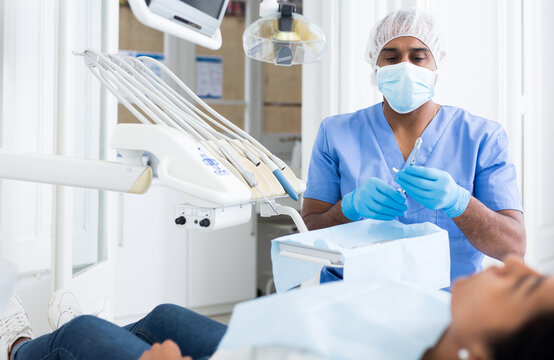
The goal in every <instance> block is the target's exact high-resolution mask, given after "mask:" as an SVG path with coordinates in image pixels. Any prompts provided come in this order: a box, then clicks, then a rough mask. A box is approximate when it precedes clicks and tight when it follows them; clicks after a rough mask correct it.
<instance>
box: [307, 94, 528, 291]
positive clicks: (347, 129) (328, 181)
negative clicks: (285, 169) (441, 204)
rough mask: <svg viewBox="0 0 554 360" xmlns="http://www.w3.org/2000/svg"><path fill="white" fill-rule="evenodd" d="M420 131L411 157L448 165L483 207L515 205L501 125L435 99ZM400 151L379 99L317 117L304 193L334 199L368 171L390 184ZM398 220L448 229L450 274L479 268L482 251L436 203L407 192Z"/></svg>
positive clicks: (326, 272)
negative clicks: (436, 104)
mask: <svg viewBox="0 0 554 360" xmlns="http://www.w3.org/2000/svg"><path fill="white" fill-rule="evenodd" d="M421 138H422V139H423V144H422V145H421V149H420V151H419V154H418V155H417V158H416V163H415V165H419V166H425V167H431V168H437V169H441V170H444V171H447V172H448V173H450V175H451V176H452V177H453V178H454V180H455V181H456V183H457V184H458V185H460V186H463V187H464V188H466V189H467V190H469V192H470V193H471V194H472V195H473V196H474V197H475V198H477V199H478V200H479V201H481V202H482V203H483V204H484V205H486V206H487V207H488V208H489V209H491V210H494V211H498V210H507V209H511V210H518V211H522V206H521V198H520V195H519V191H518V187H517V175H516V170H515V166H514V164H513V163H512V161H511V159H510V154H509V151H508V138H507V136H506V132H505V131H504V128H503V127H502V126H501V125H500V124H498V123H496V122H493V121H490V120H487V119H484V118H480V117H478V116H474V115H472V114H470V113H469V112H467V111H465V110H463V109H459V108H455V107H451V106H441V108H440V110H439V112H438V113H437V114H436V116H435V118H434V119H433V120H432V121H431V122H430V123H429V125H428V126H427V128H426V129H425V131H424V132H423V134H422V136H421ZM404 163H405V161H404V157H403V156H402V153H401V151H400V148H399V146H398V143H397V142H396V138H395V137H394V134H393V132H392V129H391V127H390V125H389V123H388V122H387V120H386V118H385V116H384V114H383V107H382V103H378V104H376V105H374V106H371V107H369V108H367V109H362V110H359V111H357V112H355V113H351V114H343V115H337V116H332V117H329V118H326V119H325V120H323V122H322V123H321V126H320V128H319V133H318V135H317V138H316V141H315V144H314V147H313V151H312V158H311V162H310V169H309V174H308V183H307V189H306V192H305V193H304V197H305V198H311V199H316V200H320V201H325V202H328V203H330V204H335V203H336V202H338V201H339V200H341V199H342V197H343V196H344V195H346V194H347V193H349V192H351V191H353V190H354V189H356V188H357V187H358V186H359V185H360V184H362V183H364V182H365V181H367V180H368V179H369V178H371V177H377V178H379V179H381V180H382V181H384V182H385V183H387V184H389V185H391V186H392V187H393V188H398V187H399V185H398V184H396V182H395V179H396V174H395V173H394V172H393V171H392V168H393V167H396V168H397V169H401V168H402V167H403V166H404ZM407 205H408V210H407V211H406V212H405V214H404V216H403V217H400V218H398V220H399V221H401V222H403V223H405V224H412V223H422V222H426V221H427V222H431V223H434V224H436V225H437V226H439V227H441V228H443V229H445V230H447V231H448V234H449V237H450V260H451V273H450V274H451V275H450V277H451V280H452V281H454V280H455V279H456V278H458V277H459V276H464V275H470V274H473V273H475V272H478V271H480V270H481V261H482V260H483V256H484V255H483V254H482V253H481V252H480V251H479V250H477V249H476V248H475V247H474V246H473V245H472V244H471V243H470V242H469V241H468V240H467V238H466V237H465V235H464V234H463V233H462V231H461V230H460V229H459V228H458V226H457V225H456V224H455V223H454V221H453V220H452V219H451V218H449V217H448V216H447V215H446V214H445V213H444V211H443V210H431V209H428V208H426V207H425V206H423V205H421V204H420V203H418V202H417V201H415V200H414V199H413V198H411V197H410V196H408V198H407ZM321 275H322V276H321V282H326V281H332V280H338V279H341V278H342V269H337V268H324V269H323V271H322V273H321Z"/></svg>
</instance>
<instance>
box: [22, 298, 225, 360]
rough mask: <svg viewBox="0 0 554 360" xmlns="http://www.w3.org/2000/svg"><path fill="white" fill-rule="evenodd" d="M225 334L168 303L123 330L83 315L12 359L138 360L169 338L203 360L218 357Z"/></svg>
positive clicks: (24, 347)
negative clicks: (213, 355) (154, 345)
mask: <svg viewBox="0 0 554 360" xmlns="http://www.w3.org/2000/svg"><path fill="white" fill-rule="evenodd" d="M226 330H227V326H225V325H223V324H220V323H218V322H217V321H214V320H212V319H209V318H207V317H205V316H202V315H199V314H197V313H195V312H193V311H190V310H187V309H185V308H182V307H180V306H177V305H169V304H164V305H159V306H157V307H156V308H155V309H154V310H152V312H150V313H149V314H148V315H147V316H146V317H144V318H143V319H142V320H140V321H138V322H136V323H134V324H130V325H127V326H125V327H124V328H122V327H119V326H117V325H115V324H113V323H110V322H108V321H105V320H102V319H100V318H97V317H94V316H90V315H83V316H79V317H77V318H75V319H73V320H71V321H70V322H68V323H67V324H65V325H64V326H62V327H61V328H60V329H58V330H56V331H54V332H53V333H51V334H47V335H44V336H41V337H39V338H37V339H35V340H31V341H27V342H25V343H23V344H22V345H21V347H19V349H17V351H16V352H15V354H14V357H13V358H14V359H15V360H22V359H23V360H24V359H33V360H38V359H49V360H50V359H51V360H53V359H60V360H65V359H71V360H73V359H85V360H86V359H95V360H96V359H133V360H137V359H138V358H139V357H140V356H141V355H142V353H144V352H145V351H146V350H148V349H150V347H151V345H152V344H153V343H156V342H159V343H161V342H163V341H165V340H167V339H170V340H173V341H174V342H175V343H177V345H179V348H180V349H181V353H182V354H183V356H192V358H193V359H194V360H200V359H207V358H208V357H210V356H211V355H212V354H213V353H214V352H215V350H216V349H217V345H218V344H219V342H220V340H221V338H222V337H223V335H224V334H225V331H226ZM14 350H15V349H14Z"/></svg>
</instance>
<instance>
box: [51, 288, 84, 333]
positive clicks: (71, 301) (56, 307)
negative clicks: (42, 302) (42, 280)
mask: <svg viewBox="0 0 554 360" xmlns="http://www.w3.org/2000/svg"><path fill="white" fill-rule="evenodd" d="M82 314H83V313H82V311H81V306H80V305H79V302H78V301H77V298H76V297H75V295H73V294H72V293H71V292H69V291H68V290H63V289H62V290H58V291H56V292H55V293H53V294H52V296H50V301H49V302H48V323H49V324H50V328H51V329H52V331H55V330H58V329H59V328H61V327H62V326H64V325H65V324H66V323H68V322H70V321H71V320H73V319H74V318H76V317H77V316H79V315H82Z"/></svg>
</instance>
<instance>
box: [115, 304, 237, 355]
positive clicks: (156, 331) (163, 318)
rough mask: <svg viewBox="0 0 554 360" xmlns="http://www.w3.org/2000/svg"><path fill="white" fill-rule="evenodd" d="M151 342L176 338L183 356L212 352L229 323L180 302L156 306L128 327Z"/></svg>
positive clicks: (209, 353) (175, 340)
mask: <svg viewBox="0 0 554 360" xmlns="http://www.w3.org/2000/svg"><path fill="white" fill-rule="evenodd" d="M125 328H126V329H127V330H129V331H131V332H132V333H133V334H135V335H136V336H138V337H140V338H141V339H143V340H144V341H146V342H147V343H148V344H153V343H156V342H159V343H161V342H164V341H165V340H167V339H170V340H173V341H174V342H176V343H177V345H179V348H180V349H181V353H182V354H183V356H185V355H187V356H192V358H193V359H200V358H203V357H207V356H211V355H212V354H213V353H214V352H215V350H216V349H217V345H218V344H219V342H220V341H221V338H223V335H224V334H225V331H226V330H227V326H225V325H223V324H221V323H219V322H217V321H214V320H212V319H210V318H207V317H205V316H202V315H200V314H197V313H195V312H193V311H191V310H188V309H185V308H182V307H180V306H177V305H170V304H164V305H159V306H157V307H156V308H155V309H154V310H152V312H151V313H150V314H148V315H147V316H146V317H145V318H144V319H142V320H140V321H138V322H136V323H134V324H131V325H128V326H126V327H125Z"/></svg>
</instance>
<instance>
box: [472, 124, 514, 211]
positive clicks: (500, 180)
mask: <svg viewBox="0 0 554 360" xmlns="http://www.w3.org/2000/svg"><path fill="white" fill-rule="evenodd" d="M474 195H475V197H476V198H477V199H478V200H479V201H481V202H482V203H483V204H485V205H486V206H487V207H488V208H489V209H491V210H493V211H499V210H518V211H521V212H523V208H522V205H521V197H520V195H519V189H518V186H517V173H516V168H515V165H514V163H513V162H512V160H511V157H510V152H509V146H508V137H507V136H506V132H505V131H504V128H503V127H502V126H500V125H499V126H498V128H497V129H495V131H494V132H493V133H492V134H491V136H490V138H489V139H488V140H487V141H486V142H485V143H484V145H483V147H482V148H481V149H480V150H479V155H478V159H477V168H476V175H475V188H474Z"/></svg>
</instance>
